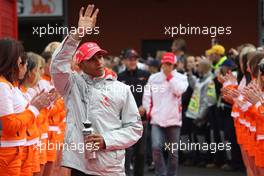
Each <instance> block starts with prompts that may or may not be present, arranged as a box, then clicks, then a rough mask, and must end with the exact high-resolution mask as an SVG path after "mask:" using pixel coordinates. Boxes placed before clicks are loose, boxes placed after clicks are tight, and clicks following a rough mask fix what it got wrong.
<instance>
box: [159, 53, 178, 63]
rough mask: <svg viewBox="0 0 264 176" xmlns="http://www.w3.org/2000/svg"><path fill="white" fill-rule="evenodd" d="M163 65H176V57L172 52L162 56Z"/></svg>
mask: <svg viewBox="0 0 264 176" xmlns="http://www.w3.org/2000/svg"><path fill="white" fill-rule="evenodd" d="M161 63H162V64H164V63H171V64H175V63H176V57H175V55H174V54H173V53H172V52H166V53H164V54H163V55H162V59H161Z"/></svg>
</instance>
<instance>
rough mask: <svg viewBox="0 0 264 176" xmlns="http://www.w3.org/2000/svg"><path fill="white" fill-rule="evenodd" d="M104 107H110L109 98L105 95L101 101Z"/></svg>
mask: <svg viewBox="0 0 264 176" xmlns="http://www.w3.org/2000/svg"><path fill="white" fill-rule="evenodd" d="M100 102H101V103H102V104H103V105H104V106H110V103H109V98H108V97H107V96H105V95H103V97H102V100H101V101H100Z"/></svg>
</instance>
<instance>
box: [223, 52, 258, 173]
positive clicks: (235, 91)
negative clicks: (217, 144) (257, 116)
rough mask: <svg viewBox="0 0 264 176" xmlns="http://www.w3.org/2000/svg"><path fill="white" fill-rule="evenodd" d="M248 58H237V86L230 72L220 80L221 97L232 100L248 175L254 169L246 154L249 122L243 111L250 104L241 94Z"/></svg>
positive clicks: (233, 114)
mask: <svg viewBox="0 0 264 176" xmlns="http://www.w3.org/2000/svg"><path fill="white" fill-rule="evenodd" d="M248 60H249V59H248V55H247V54H245V55H244V56H241V57H240V60H239V63H240V70H241V74H243V78H242V79H241V81H240V83H239V86H236V85H237V83H236V82H237V81H236V78H235V77H234V76H232V74H228V75H226V76H225V78H224V79H222V81H221V82H224V84H223V89H222V94H223V98H224V99H225V100H230V101H229V102H231V103H232V102H233V108H232V113H231V116H232V117H234V124H235V129H236V135H237V142H238V144H239V145H240V148H241V154H242V158H243V162H244V165H245V167H246V169H247V173H248V175H253V173H254V169H252V168H251V167H250V161H249V157H248V154H247V151H248V145H247V141H246V140H247V139H248V137H249V128H248V127H249V123H248V122H247V121H246V119H245V112H246V111H247V110H248V108H249V105H250V104H249V103H246V102H245V100H244V98H243V96H242V95H241V93H242V92H243V89H245V87H246V85H247V83H249V82H250V73H249V72H248V69H247V63H248ZM246 105H248V106H246ZM247 126H248V127H247ZM245 139H246V140H245ZM245 147H246V148H245Z"/></svg>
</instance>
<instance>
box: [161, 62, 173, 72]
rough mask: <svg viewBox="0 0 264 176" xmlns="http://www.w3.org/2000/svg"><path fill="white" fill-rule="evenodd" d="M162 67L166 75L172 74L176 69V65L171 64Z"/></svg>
mask: <svg viewBox="0 0 264 176" xmlns="http://www.w3.org/2000/svg"><path fill="white" fill-rule="evenodd" d="M161 67H162V70H163V72H164V73H165V74H169V73H171V72H172V70H173V69H174V65H173V64H171V63H163V64H162V66H161Z"/></svg>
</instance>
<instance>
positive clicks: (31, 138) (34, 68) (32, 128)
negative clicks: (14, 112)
mask: <svg viewBox="0 0 264 176" xmlns="http://www.w3.org/2000/svg"><path fill="white" fill-rule="evenodd" d="M27 55H28V57H29V59H28V65H27V72H26V74H25V77H24V79H22V80H20V89H21V90H22V92H23V93H24V96H25V97H26V98H27V100H28V101H30V100H31V99H32V98H33V97H34V96H35V95H36V94H38V93H40V92H41V90H40V89H39V87H38V86H37V83H38V81H39V80H40V66H41V60H42V58H41V56H39V55H37V54H35V53H28V54H27ZM50 101H53V100H51V99H50ZM38 119H39V116H38V118H37V119H35V120H34V122H33V123H32V124H29V125H28V127H27V143H26V144H25V147H24V152H23V154H24V156H25V161H26V162H24V165H23V166H22V174H21V175H25V176H26V175H31V173H39V172H40V148H39V142H40V131H39V127H38V126H37V123H38Z"/></svg>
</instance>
